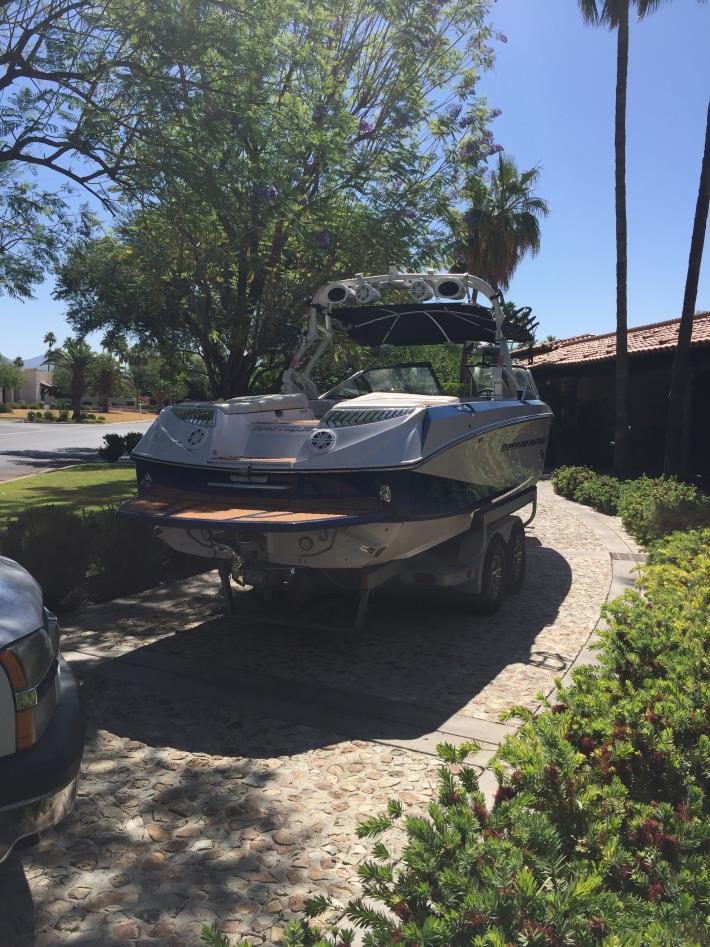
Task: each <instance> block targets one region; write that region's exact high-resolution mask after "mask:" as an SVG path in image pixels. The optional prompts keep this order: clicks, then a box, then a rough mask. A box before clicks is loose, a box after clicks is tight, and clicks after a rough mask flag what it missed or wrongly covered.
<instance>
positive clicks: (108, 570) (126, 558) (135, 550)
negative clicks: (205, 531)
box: [0, 506, 209, 608]
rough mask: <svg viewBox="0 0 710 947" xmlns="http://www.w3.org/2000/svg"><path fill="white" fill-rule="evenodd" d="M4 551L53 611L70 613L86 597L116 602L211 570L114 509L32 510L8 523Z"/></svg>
mask: <svg viewBox="0 0 710 947" xmlns="http://www.w3.org/2000/svg"><path fill="white" fill-rule="evenodd" d="M3 525H5V524H3ZM0 551H1V553H2V555H4V556H9V557H10V558H11V559H16V560H17V561H18V562H19V563H21V564H22V565H23V566H24V567H25V568H26V569H27V570H28V571H29V572H31V573H32V575H33V576H34V577H35V578H36V579H37V581H38V582H39V583H40V585H41V586H42V589H43V591H44V595H45V601H46V603H47V604H48V605H49V607H50V608H61V607H62V605H64V606H65V607H68V606H69V605H70V602H71V601H73V600H77V601H80V600H82V599H84V600H85V599H86V596H87V593H88V594H89V595H90V596H91V597H93V598H98V599H101V600H103V599H110V598H115V597H116V596H118V595H125V594H128V593H130V592H135V591H138V590H141V589H146V588H150V586H152V585H157V584H158V583H159V582H162V581H164V580H165V579H166V578H170V577H174V576H176V575H187V574H191V573H193V574H194V572H196V571H199V567H203V568H204V567H205V566H209V563H208V562H207V561H206V560H205V561H201V560H195V559H190V557H188V556H185V555H183V554H181V553H176V552H174V551H173V550H172V549H170V548H169V547H168V546H166V545H165V544H164V543H162V542H161V541H160V540H159V539H158V538H157V537H156V536H155V534H154V532H153V529H152V528H151V526H150V525H149V524H148V523H143V522H140V521H138V520H132V519H124V518H122V517H119V516H116V513H115V511H114V510H113V509H106V510H101V511H98V512H91V513H74V512H72V511H70V510H65V509H64V508H62V507H57V506H38V507H33V508H32V509H29V510H25V511H23V512H22V513H20V514H19V515H18V516H17V517H14V518H13V519H11V520H9V521H8V523H7V528H6V531H5V533H4V534H0ZM195 565H197V566H198V568H197V569H195V568H194V566H195Z"/></svg>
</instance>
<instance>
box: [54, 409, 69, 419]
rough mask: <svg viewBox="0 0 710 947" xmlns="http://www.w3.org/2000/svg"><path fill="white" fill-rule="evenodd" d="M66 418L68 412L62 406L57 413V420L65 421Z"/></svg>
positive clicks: (67, 417)
mask: <svg viewBox="0 0 710 947" xmlns="http://www.w3.org/2000/svg"><path fill="white" fill-rule="evenodd" d="M68 420H69V412H68V411H67V409H66V408H62V410H61V411H60V412H59V414H58V415H57V421H62V422H65V421H68Z"/></svg>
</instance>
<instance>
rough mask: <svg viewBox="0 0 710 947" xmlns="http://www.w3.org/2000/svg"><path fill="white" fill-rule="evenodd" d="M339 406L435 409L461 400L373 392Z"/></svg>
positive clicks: (449, 397)
mask: <svg viewBox="0 0 710 947" xmlns="http://www.w3.org/2000/svg"><path fill="white" fill-rule="evenodd" d="M338 404H342V405H343V406H344V407H348V408H351V407H352V408H359V407H364V406H367V405H372V406H373V407H377V408H433V407H436V406H438V405H442V404H459V399H458V398H455V397H454V396H453V395H410V394H407V393H406V392H400V391H371V392H370V393H369V394H367V395H360V396H359V397H358V398H349V399H348V400H347V401H339V402H338Z"/></svg>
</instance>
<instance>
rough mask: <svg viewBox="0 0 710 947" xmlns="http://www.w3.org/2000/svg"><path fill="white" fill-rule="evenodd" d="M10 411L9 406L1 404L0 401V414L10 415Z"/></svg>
mask: <svg viewBox="0 0 710 947" xmlns="http://www.w3.org/2000/svg"><path fill="white" fill-rule="evenodd" d="M11 411H12V408H11V407H10V406H9V405H7V404H3V402H2V401H0V414H10V413H11Z"/></svg>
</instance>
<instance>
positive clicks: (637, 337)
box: [526, 312, 710, 365]
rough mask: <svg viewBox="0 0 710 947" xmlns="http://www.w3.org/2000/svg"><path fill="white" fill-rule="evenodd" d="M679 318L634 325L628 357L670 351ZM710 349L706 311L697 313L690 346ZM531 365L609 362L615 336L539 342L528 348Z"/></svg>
mask: <svg viewBox="0 0 710 947" xmlns="http://www.w3.org/2000/svg"><path fill="white" fill-rule="evenodd" d="M679 325H680V319H668V320H667V321H666V322H653V323H651V324H650V325H647V326H635V327H634V328H631V329H629V332H628V350H629V356H635V355H648V354H650V353H653V352H664V351H671V350H673V349H674V348H675V347H676V343H677V340H678V326H679ZM703 345H708V346H710V312H699V313H697V314H696V316H695V318H694V319H693V339H692V346H693V348H695V347H696V346H698V347H699V346H703ZM530 354H531V355H532V356H533V359H534V364H535V365H586V364H587V363H589V362H607V361H612V360H613V359H614V357H615V354H616V333H615V332H607V333H606V334H605V335H591V334H587V335H575V336H572V338H569V339H559V340H558V341H555V342H542V343H540V344H538V345H535V346H533V348H532V350H530V349H528V350H527V352H526V355H528V356H529V355H530Z"/></svg>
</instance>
